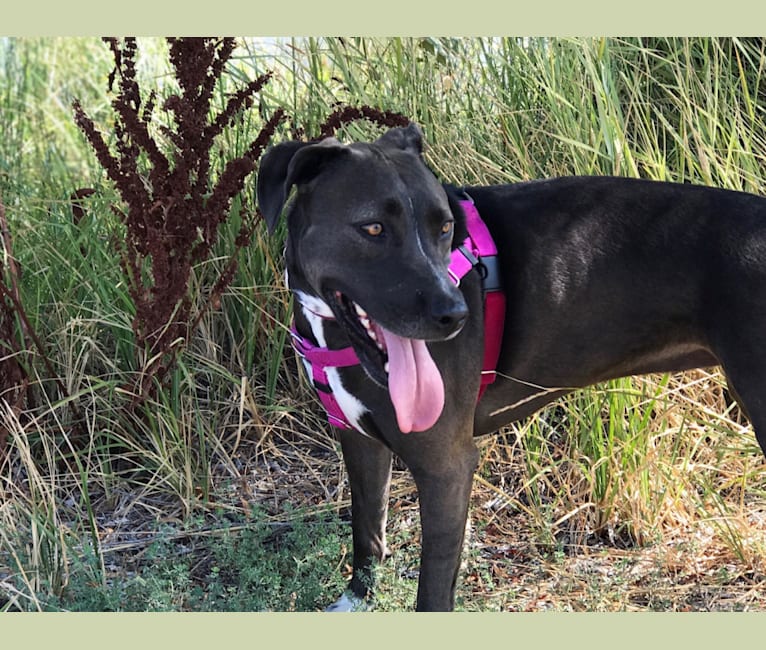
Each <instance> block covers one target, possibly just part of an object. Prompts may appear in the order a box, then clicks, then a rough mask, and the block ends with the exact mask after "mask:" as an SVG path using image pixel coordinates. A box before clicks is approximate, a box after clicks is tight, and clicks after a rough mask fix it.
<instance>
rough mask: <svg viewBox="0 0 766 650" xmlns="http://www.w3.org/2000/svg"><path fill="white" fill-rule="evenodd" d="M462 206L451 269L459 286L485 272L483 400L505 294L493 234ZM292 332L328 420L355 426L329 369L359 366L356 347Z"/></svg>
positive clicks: (469, 204) (468, 203)
mask: <svg viewBox="0 0 766 650" xmlns="http://www.w3.org/2000/svg"><path fill="white" fill-rule="evenodd" d="M460 205H461V207H462V208H463V212H465V217H466V227H467V229H468V237H467V238H466V239H465V241H464V242H463V243H462V244H461V245H460V246H458V247H457V248H456V249H455V250H454V251H452V259H451V260H450V265H449V269H448V272H449V275H450V278H452V281H453V282H454V283H455V284H456V285H459V284H460V280H461V279H462V278H463V277H464V276H465V275H467V274H468V272H469V271H470V270H471V269H473V268H477V269H478V271H479V273H480V274H481V280H482V289H483V291H484V361H483V364H482V371H481V385H480V387H479V396H478V398H477V399H481V396H482V395H483V394H484V391H485V390H486V389H487V386H489V384H491V383H492V382H493V381H495V378H496V376H497V372H496V368H497V360H498V358H499V356H500V345H501V343H502V338H503V336H502V335H503V326H504V323H505V294H504V293H503V290H502V286H501V283H500V274H499V269H498V264H497V247H496V246H495V242H494V241H493V239H492V235H490V233H489V230H488V229H487V226H486V224H485V223H484V222H483V221H482V220H481V217H480V216H479V211H478V210H477V209H476V206H475V205H474V204H473V201H472V200H471V199H468V200H464V201H460ZM291 334H292V340H293V347H294V348H295V351H296V352H297V353H298V354H299V355H300V356H301V357H303V358H304V359H306V361H308V363H309V365H310V366H311V381H312V383H313V384H314V389H315V390H316V393H317V396H318V397H319V400H320V401H321V402H322V406H324V409H325V411H326V412H327V420H328V422H329V423H330V424H332V425H333V426H335V427H338V428H340V429H351V428H352V426H351V425H350V424H349V422H348V420H347V418H346V416H345V414H344V413H343V410H342V409H341V408H340V405H339V404H338V402H337V400H336V399H335V397H334V396H333V394H332V389H331V388H330V383H329V380H328V378H327V373H326V369H327V368H345V367H348V366H356V365H359V358H358V357H357V356H356V352H355V351H354V348H353V347H351V346H349V347H346V348H341V349H340V350H330V349H328V348H322V347H319V346H316V345H314V344H313V343H312V342H311V341H309V340H308V339H307V338H305V337H303V336H301V335H300V334H299V333H298V331H297V330H296V329H295V325H294V324H293V326H292V329H291Z"/></svg>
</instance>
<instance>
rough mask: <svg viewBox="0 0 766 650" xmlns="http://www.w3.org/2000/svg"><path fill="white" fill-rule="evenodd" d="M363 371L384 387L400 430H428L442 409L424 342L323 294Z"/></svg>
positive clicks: (337, 295)
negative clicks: (380, 323) (403, 334)
mask: <svg viewBox="0 0 766 650" xmlns="http://www.w3.org/2000/svg"><path fill="white" fill-rule="evenodd" d="M325 298H326V300H327V303H328V304H329V305H330V308H331V309H332V311H333V313H334V314H335V318H336V320H337V322H338V323H339V324H340V325H341V327H343V329H344V330H345V332H346V334H347V335H348V337H349V339H350V340H351V344H352V345H353V347H354V350H355V351H356V354H357V357H359V362H360V363H361V364H362V368H364V370H365V372H366V373H367V375H368V376H369V377H370V378H371V379H372V380H373V381H375V382H376V383H377V384H379V385H380V386H382V387H384V388H387V389H388V392H389V395H390V397H391V402H392V404H393V405H394V410H395V411H396V420H397V423H398V425H399V429H401V431H402V432H403V433H409V432H410V431H424V430H425V429H430V428H431V427H432V426H433V425H434V424H435V423H436V421H437V420H438V419H439V416H440V415H441V412H442V410H443V409H444V382H443V381H442V377H441V373H440V372H439V369H438V368H437V366H436V363H435V362H434V360H433V358H432V357H431V353H430V352H429V351H428V346H427V345H426V342H425V341H423V340H421V339H410V338H406V337H402V336H398V335H397V334H394V333H393V332H390V331H388V330H387V329H385V328H384V327H381V326H380V325H379V324H378V323H376V322H375V321H373V320H372V319H371V318H370V316H369V314H368V313H367V311H366V310H365V309H364V307H362V306H361V305H358V304H357V303H355V302H354V301H353V300H351V299H350V298H348V297H347V296H345V295H344V294H342V293H341V292H339V291H331V292H328V294H327V295H326V296H325Z"/></svg>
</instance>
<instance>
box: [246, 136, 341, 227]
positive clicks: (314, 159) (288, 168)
mask: <svg viewBox="0 0 766 650" xmlns="http://www.w3.org/2000/svg"><path fill="white" fill-rule="evenodd" d="M348 151H349V149H348V147H346V146H345V145H342V144H341V143H340V142H338V141H337V140H335V139H334V138H327V139H326V140H323V141H322V142H319V143H311V142H283V143H281V144H278V145H276V146H274V147H271V148H270V149H268V150H267V151H266V153H265V154H264V155H263V158H261V164H260V166H259V167H258V178H257V180H256V194H257V197H258V206H259V207H260V209H261V212H262V213H263V216H264V217H265V218H266V225H267V226H268V229H269V233H270V234H271V233H273V232H274V228H276V225H277V222H278V221H279V216H280V215H281V214H282V209H283V208H284V207H285V202H286V201H287V197H288V195H289V194H290V189H291V188H292V186H293V185H298V184H300V183H306V182H308V181H310V180H311V179H312V178H313V177H314V176H316V175H317V174H318V173H319V172H320V171H321V169H322V167H323V165H324V164H325V163H326V162H327V161H328V160H330V159H331V158H335V157H337V156H338V155H340V154H342V153H347V152H348Z"/></svg>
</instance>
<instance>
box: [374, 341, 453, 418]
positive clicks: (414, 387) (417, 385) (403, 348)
mask: <svg viewBox="0 0 766 650" xmlns="http://www.w3.org/2000/svg"><path fill="white" fill-rule="evenodd" d="M381 329H382V330H383V338H384V339H385V341H386V349H387V351H388V392H389V393H390V395H391V401H392V402H393V404H394V409H395V410H396V421H397V423H398V424H399V429H401V431H402V433H410V432H411V431H425V430H426V429H430V428H431V427H432V426H433V425H434V424H435V423H436V420H438V419H439V416H440V415H441V412H442V409H443V408H444V382H443V381H442V376H441V374H440V373H439V369H438V368H437V367H436V364H435V363H434V360H433V359H432V358H431V355H430V353H429V352H428V348H427V347H426V343H425V341H421V340H419V339H405V338H402V337H401V336H397V335H396V334H392V333H391V332H389V331H388V330H385V329H383V328H381Z"/></svg>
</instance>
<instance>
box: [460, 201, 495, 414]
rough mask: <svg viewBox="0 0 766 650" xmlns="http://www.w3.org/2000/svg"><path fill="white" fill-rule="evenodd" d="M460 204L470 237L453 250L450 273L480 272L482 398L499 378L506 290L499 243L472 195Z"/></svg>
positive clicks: (480, 391) (480, 393)
mask: <svg viewBox="0 0 766 650" xmlns="http://www.w3.org/2000/svg"><path fill="white" fill-rule="evenodd" d="M466 196H467V195H466ZM460 205H461V207H462V208H463V212H464V213H465V218H466V227H467V229H468V237H467V239H466V240H465V241H464V242H463V244H462V245H461V246H458V247H457V248H456V249H455V250H454V251H452V259H451V260H450V276H452V279H453V281H455V283H456V284H459V283H460V279H461V278H462V277H463V276H465V275H466V274H467V273H468V272H469V271H470V270H471V269H473V268H477V269H478V271H479V273H480V274H481V278H482V288H483V290H484V360H483V363H482V370H481V384H480V386H479V397H478V399H481V397H482V395H484V391H485V390H487V386H489V385H490V384H491V383H492V382H494V381H495V379H496V378H497V370H496V369H497V360H498V359H499V358H500V346H501V344H502V340H503V327H504V325H505V293H504V292H503V290H502V284H501V282H500V273H499V268H498V262H497V246H495V241H494V240H493V239H492V235H491V234H490V232H489V229H488V228H487V224H485V223H484V221H482V219H481V217H480V216H479V211H478V210H477V209H476V206H475V205H474V203H473V200H472V199H471V198H470V197H468V198H467V199H466V200H463V201H460Z"/></svg>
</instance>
